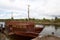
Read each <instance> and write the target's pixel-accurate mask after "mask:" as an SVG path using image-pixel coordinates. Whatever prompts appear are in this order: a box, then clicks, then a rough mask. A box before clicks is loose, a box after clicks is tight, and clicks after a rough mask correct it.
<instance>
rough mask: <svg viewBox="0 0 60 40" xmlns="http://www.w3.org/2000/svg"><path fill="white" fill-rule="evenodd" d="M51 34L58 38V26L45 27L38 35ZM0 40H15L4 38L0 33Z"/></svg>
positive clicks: (59, 34) (59, 29)
mask: <svg viewBox="0 0 60 40" xmlns="http://www.w3.org/2000/svg"><path fill="white" fill-rule="evenodd" d="M52 32H54V35H55V36H58V37H60V25H45V26H44V29H43V30H42V32H41V33H40V34H39V35H52ZM0 40H16V39H12V38H9V37H6V36H5V35H4V34H3V33H1V32H0ZM20 40H22V39H20Z"/></svg>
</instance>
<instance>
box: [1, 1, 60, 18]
mask: <svg viewBox="0 0 60 40" xmlns="http://www.w3.org/2000/svg"><path fill="white" fill-rule="evenodd" d="M28 4H29V5H30V7H29V10H30V12H29V15H30V18H36V19H41V18H47V19H52V18H54V17H59V18H60V0H0V19H9V18H11V15H12V14H13V17H14V19H21V18H28V13H27V11H28Z"/></svg>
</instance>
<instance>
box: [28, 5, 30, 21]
mask: <svg viewBox="0 0 60 40" xmlns="http://www.w3.org/2000/svg"><path fill="white" fill-rule="evenodd" d="M29 7H30V5H28V21H29Z"/></svg>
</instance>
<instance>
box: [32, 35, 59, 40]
mask: <svg viewBox="0 0 60 40" xmlns="http://www.w3.org/2000/svg"><path fill="white" fill-rule="evenodd" d="M32 40H60V37H56V36H54V35H47V36H43V37H36V38H34V39H32Z"/></svg>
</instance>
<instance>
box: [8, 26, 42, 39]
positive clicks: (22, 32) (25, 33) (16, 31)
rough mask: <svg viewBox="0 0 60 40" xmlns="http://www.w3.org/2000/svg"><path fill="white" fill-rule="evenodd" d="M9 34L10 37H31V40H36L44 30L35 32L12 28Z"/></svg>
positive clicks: (39, 29) (40, 29)
mask: <svg viewBox="0 0 60 40" xmlns="http://www.w3.org/2000/svg"><path fill="white" fill-rule="evenodd" d="M9 30H10V31H9V34H8V35H14V34H16V35H20V36H27V37H31V38H35V37H37V36H38V35H39V33H40V32H41V31H42V30H43V28H38V29H35V30H34V31H29V30H27V29H22V30H21V29H19V28H13V27H12V28H11V29H9Z"/></svg>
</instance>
